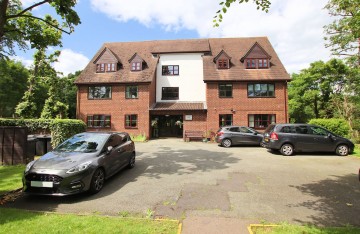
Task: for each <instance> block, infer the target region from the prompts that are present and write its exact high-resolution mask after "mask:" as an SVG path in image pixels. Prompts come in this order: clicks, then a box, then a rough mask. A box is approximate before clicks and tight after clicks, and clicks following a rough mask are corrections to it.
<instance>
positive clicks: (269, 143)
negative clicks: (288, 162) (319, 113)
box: [263, 124, 354, 156]
mask: <svg viewBox="0 0 360 234" xmlns="http://www.w3.org/2000/svg"><path fill="white" fill-rule="evenodd" d="M263 144H264V146H265V147H266V148H268V149H272V150H279V151H280V153H281V154H283V155H285V156H290V155H292V154H293V153H294V152H335V153H336V154H337V155H340V156H346V155H348V154H349V153H351V152H352V151H353V150H354V144H353V143H352V142H351V141H350V140H348V139H346V138H344V137H341V136H338V135H336V134H334V133H332V132H330V131H328V130H326V129H325V128H322V127H319V126H316V125H311V124H271V125H269V126H268V127H267V128H266V130H265V132H264V139H263Z"/></svg>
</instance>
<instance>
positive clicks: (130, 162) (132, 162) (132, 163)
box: [128, 153, 135, 169]
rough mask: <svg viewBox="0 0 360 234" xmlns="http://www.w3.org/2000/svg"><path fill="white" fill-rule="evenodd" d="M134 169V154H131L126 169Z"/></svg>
mask: <svg viewBox="0 0 360 234" xmlns="http://www.w3.org/2000/svg"><path fill="white" fill-rule="evenodd" d="M134 167H135V153H132V154H131V158H130V161H129V164H128V168H129V169H131V168H134Z"/></svg>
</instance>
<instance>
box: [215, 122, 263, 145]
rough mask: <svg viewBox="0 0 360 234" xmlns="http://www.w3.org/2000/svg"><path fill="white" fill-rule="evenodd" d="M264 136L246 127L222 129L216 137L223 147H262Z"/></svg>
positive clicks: (225, 127)
mask: <svg viewBox="0 0 360 234" xmlns="http://www.w3.org/2000/svg"><path fill="white" fill-rule="evenodd" d="M262 138H263V135H262V134H261V133H259V132H257V131H256V130H254V129H252V128H249V127H245V126H224V127H221V128H220V129H219V130H218V131H217V132H216V136H215V141H216V142H217V143H219V144H220V145H221V146H223V147H230V146H232V145H259V146H261V145H262Z"/></svg>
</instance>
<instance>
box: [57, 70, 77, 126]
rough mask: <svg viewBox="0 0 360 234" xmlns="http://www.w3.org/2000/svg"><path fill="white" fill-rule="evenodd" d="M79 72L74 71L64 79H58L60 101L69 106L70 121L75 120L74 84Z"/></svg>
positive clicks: (75, 90)
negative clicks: (60, 89)
mask: <svg viewBox="0 0 360 234" xmlns="http://www.w3.org/2000/svg"><path fill="white" fill-rule="evenodd" d="M80 73H81V71H76V72H75V73H74V74H72V73H70V74H69V75H67V76H66V77H63V78H61V79H59V81H60V83H61V84H60V87H62V91H61V101H62V102H63V103H65V104H66V105H68V106H69V110H68V114H69V118H70V119H75V118H76V94H77V87H76V85H75V84H74V81H75V80H76V78H77V77H78V76H79V75H80Z"/></svg>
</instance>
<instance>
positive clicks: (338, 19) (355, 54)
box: [324, 0, 360, 66]
mask: <svg viewBox="0 0 360 234" xmlns="http://www.w3.org/2000/svg"><path fill="white" fill-rule="evenodd" d="M325 8H326V9H327V10H328V11H329V14H330V15H331V16H333V17H335V20H334V21H333V22H332V23H331V24H329V25H327V26H325V27H324V29H325V32H326V34H327V35H328V36H327V37H325V40H326V41H327V43H326V47H330V48H331V51H332V53H333V55H336V56H345V57H347V58H348V59H349V60H348V61H349V62H350V63H351V64H354V65H356V66H360V1H359V0H329V2H328V4H327V5H326V6H325Z"/></svg>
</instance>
